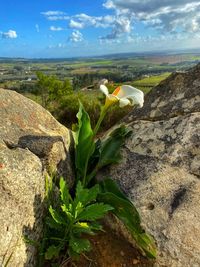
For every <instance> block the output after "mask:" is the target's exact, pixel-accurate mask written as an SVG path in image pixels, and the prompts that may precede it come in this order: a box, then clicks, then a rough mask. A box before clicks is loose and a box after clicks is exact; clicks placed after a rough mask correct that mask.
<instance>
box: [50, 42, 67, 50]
mask: <svg viewBox="0 0 200 267" xmlns="http://www.w3.org/2000/svg"><path fill="white" fill-rule="evenodd" d="M66 47H67V45H66V44H62V43H59V44H56V45H49V46H48V48H49V49H58V48H66Z"/></svg>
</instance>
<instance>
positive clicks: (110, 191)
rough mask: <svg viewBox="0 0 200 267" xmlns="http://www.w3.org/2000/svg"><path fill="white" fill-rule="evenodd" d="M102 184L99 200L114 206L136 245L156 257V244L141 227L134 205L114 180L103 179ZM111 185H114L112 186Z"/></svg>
mask: <svg viewBox="0 0 200 267" xmlns="http://www.w3.org/2000/svg"><path fill="white" fill-rule="evenodd" d="M102 184H103V186H102V190H103V193H102V194H99V197H98V199H99V201H102V202H104V203H106V204H109V205H111V206H112V207H114V210H113V211H112V212H113V213H114V214H115V215H116V216H117V217H118V218H119V219H120V220H121V221H122V222H123V223H124V225H125V226H126V228H127V229H128V230H129V231H130V233H131V235H132V237H133V238H134V239H135V241H136V243H137V245H138V247H139V248H140V249H142V250H143V251H144V252H145V254H146V255H147V256H148V257H149V258H156V246H155V243H154V241H153V239H152V238H151V237H150V236H149V235H147V234H146V233H145V232H144V230H143V229H142V227H141V225H140V224H141V221H140V216H139V213H138V211H137V210H136V208H135V207H134V205H133V204H132V203H131V202H130V200H128V198H126V196H125V195H124V194H123V193H122V192H121V191H120V189H119V188H117V185H116V184H115V185H114V182H113V183H111V181H110V180H109V181H107V180H105V181H104V182H103V183H102ZM111 185H114V186H113V187H112V186H111Z"/></svg>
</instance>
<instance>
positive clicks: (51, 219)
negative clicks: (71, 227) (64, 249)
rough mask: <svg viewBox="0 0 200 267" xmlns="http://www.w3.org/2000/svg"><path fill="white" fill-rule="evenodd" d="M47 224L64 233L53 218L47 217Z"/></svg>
mask: <svg viewBox="0 0 200 267" xmlns="http://www.w3.org/2000/svg"><path fill="white" fill-rule="evenodd" d="M45 223H46V224H47V225H48V226H49V227H50V228H51V229H55V230H58V231H63V227H62V226H61V225H60V224H58V223H57V222H56V221H55V220H54V219H53V218H50V217H47V218H46V219H45Z"/></svg>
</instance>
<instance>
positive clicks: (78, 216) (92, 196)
mask: <svg viewBox="0 0 200 267" xmlns="http://www.w3.org/2000/svg"><path fill="white" fill-rule="evenodd" d="M103 89H104V91H105V93H106V101H105V105H104V106H103V107H102V108H101V113H100V117H99V120H98V121H97V124H96V126H95V127H94V129H93V127H92V126H91V122H90V117H89V115H88V113H87V112H86V110H85V109H84V107H83V105H82V104H81V103H80V104H79V106H80V107H79V112H78V114H77V118H78V123H77V125H75V126H74V141H75V159H74V160H75V173H76V177H75V178H76V179H75V183H74V187H73V188H72V189H71V191H69V189H68V187H67V185H66V182H65V181H64V179H63V178H61V179H60V184H59V189H60V200H59V201H56V203H58V204H57V205H54V206H53V205H52V204H50V206H49V216H48V217H47V220H46V222H47V227H48V234H47V237H46V239H47V242H46V246H45V247H46V248H47V249H46V251H45V258H46V259H47V260H51V259H55V258H58V256H59V255H60V253H61V252H62V253H64V254H66V253H67V255H69V256H71V257H77V256H79V255H80V254H81V253H84V252H86V251H89V250H90V242H89V240H88V239H87V236H85V235H91V234H94V233H95V231H99V230H102V227H101V225H100V224H99V223H98V220H99V219H100V218H102V217H104V216H105V214H106V213H107V212H109V211H110V212H111V213H113V214H114V215H115V216H117V217H118V218H119V220H121V222H122V223H123V224H124V225H125V227H126V228H127V230H128V231H129V232H130V234H131V235H132V237H133V238H134V240H135V241H136V243H137V245H138V247H139V248H140V249H141V251H143V252H144V253H145V254H146V256H147V257H149V258H153V259H154V258H155V257H156V247H155V244H154V241H153V239H152V238H151V237H150V236H149V235H148V234H147V233H145V231H144V230H143V229H142V227H141V221H140V216H139V213H138V211H137V210H136V208H135V207H134V205H133V203H132V202H131V201H130V200H129V199H128V198H127V197H126V196H125V194H124V193H123V192H122V191H121V190H120V189H119V186H118V185H117V183H116V182H114V181H113V180H111V179H108V178H106V179H105V178H102V179H101V180H100V181H99V180H97V179H96V174H97V172H98V171H99V170H100V169H101V168H103V167H105V166H107V165H110V164H116V163H118V162H119V161H120V160H121V155H120V148H121V147H122V146H123V144H124V143H125V139H126V138H127V137H128V136H130V134H131V131H130V130H129V129H127V128H126V127H125V126H124V125H121V126H119V127H118V128H116V129H115V130H114V131H112V132H111V133H110V134H109V135H108V136H107V137H105V138H103V139H98V140H96V135H97V133H98V130H99V128H100V125H101V123H102V121H103V119H104V117H105V115H106V114H107V112H108V110H109V109H110V107H112V106H113V105H114V104H117V103H119V102H120V105H127V104H130V103H132V102H130V100H129V99H132V101H133V103H138V104H140V105H142V104H143V93H142V92H138V90H137V89H134V88H133V90H132V88H131V87H127V86H126V87H125V89H124V91H123V88H122V92H121V91H120V90H121V88H117V89H116V90H115V91H114V93H113V94H109V93H108V92H107V90H106V89H105V88H103ZM131 90H132V91H133V93H132V91H131ZM131 93H132V94H131ZM126 94H127V96H126ZM47 192H48V195H49V196H50V195H52V192H53V183H52V181H50V183H49V187H48V186H47ZM54 203H55V201H54Z"/></svg>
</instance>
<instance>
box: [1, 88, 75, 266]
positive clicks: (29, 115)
mask: <svg viewBox="0 0 200 267" xmlns="http://www.w3.org/2000/svg"><path fill="white" fill-rule="evenodd" d="M71 143H72V142H71V134H70V131H68V130H67V129H66V128H65V127H64V126H62V125H61V124H59V123H58V122H57V121H56V120H55V119H54V118H53V117H52V116H51V114H50V113H49V112H47V111H46V110H45V109H43V108H42V107H41V106H40V105H38V104H36V103H35V102H33V101H31V100H29V99H27V98H25V97H23V96H22V95H20V94H18V93H16V92H14V91H10V90H4V89H0V203H1V205H0V225H1V227H0V266H2V265H3V266H4V265H5V263H6V261H7V260H8V259H9V258H10V260H9V265H8V266H12V267H21V266H27V267H31V266H36V249H35V248H34V247H33V246H29V245H28V244H26V243H25V242H24V241H23V236H27V237H28V238H29V239H31V240H35V241H36V242H37V241H38V240H39V239H40V238H41V236H42V230H43V217H44V211H45V203H44V200H45V176H46V175H48V174H49V175H51V173H56V174H57V175H58V176H60V175H63V176H64V177H65V178H66V179H68V181H70V179H71V178H72V171H71V167H70V166H71V164H70V156H69V149H70V144H71Z"/></svg>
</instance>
